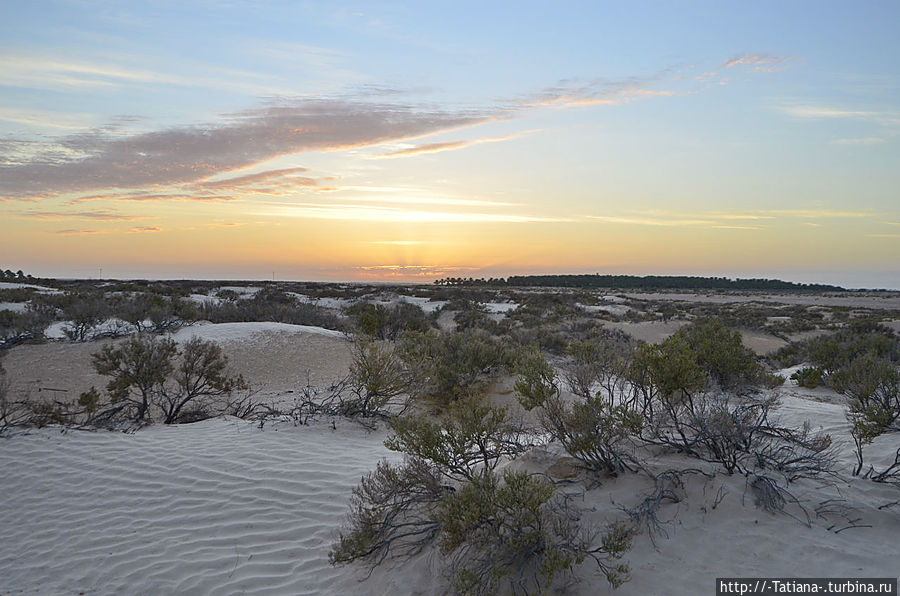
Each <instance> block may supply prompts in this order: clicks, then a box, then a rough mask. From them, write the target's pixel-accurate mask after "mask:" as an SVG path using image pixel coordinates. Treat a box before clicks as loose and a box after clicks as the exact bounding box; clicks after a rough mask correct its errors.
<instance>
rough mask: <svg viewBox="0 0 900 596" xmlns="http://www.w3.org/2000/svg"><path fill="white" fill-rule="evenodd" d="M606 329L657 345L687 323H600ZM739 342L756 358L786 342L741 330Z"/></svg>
mask: <svg viewBox="0 0 900 596" xmlns="http://www.w3.org/2000/svg"><path fill="white" fill-rule="evenodd" d="M602 323H603V326H604V327H606V328H607V329H618V330H620V331H624V332H625V333H627V334H628V335H630V336H631V337H633V338H635V339H639V340H641V341H645V342H647V343H659V342H661V341H663V340H665V339H666V338H667V337H669V336H671V335H673V334H674V333H675V332H676V331H678V330H679V329H681V328H682V327H684V326H685V325H687V321H641V322H638V323H630V322H625V321H602ZM740 333H741V340H742V341H743V342H744V345H745V346H747V347H748V348H750V349H751V350H753V352H754V353H755V354H756V355H757V356H764V355H766V354H769V353H771V352H774V351H776V350H779V349H781V348H782V347H784V346H786V345H787V342H786V341H784V340H783V339H781V338H780V337H776V336H774V335H772V334H770V333H766V332H764V331H749V330H746V329H742V330H741V331H740Z"/></svg>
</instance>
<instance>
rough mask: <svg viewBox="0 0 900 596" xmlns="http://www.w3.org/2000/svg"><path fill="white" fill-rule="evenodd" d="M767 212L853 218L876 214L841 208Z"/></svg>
mask: <svg viewBox="0 0 900 596" xmlns="http://www.w3.org/2000/svg"><path fill="white" fill-rule="evenodd" d="M767 213H772V214H774V215H783V216H789V217H803V218H808V219H847V218H850V219H853V218H861V217H872V216H874V215H875V213H873V212H871V211H843V210H839V209H772V210H770V211H767Z"/></svg>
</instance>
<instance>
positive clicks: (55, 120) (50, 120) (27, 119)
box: [0, 107, 97, 130]
mask: <svg viewBox="0 0 900 596" xmlns="http://www.w3.org/2000/svg"><path fill="white" fill-rule="evenodd" d="M0 120H3V121H4V122H13V123H15V124H24V125H26V126H29V127H33V128H39V129H40V128H49V129H57V130H85V129H87V128H89V127H90V126H91V124H93V122H95V121H96V120H97V118H96V117H94V116H91V115H90V114H82V113H78V112H53V111H49V110H36V109H22V108H12V107H0Z"/></svg>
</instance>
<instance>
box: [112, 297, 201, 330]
mask: <svg viewBox="0 0 900 596" xmlns="http://www.w3.org/2000/svg"><path fill="white" fill-rule="evenodd" d="M116 315H117V316H118V317H119V318H120V319H122V320H123V321H125V322H127V323H129V324H130V325H131V326H132V327H134V330H135V331H137V332H142V331H148V330H151V329H152V330H153V331H155V332H157V333H165V332H169V331H174V330H176V329H178V328H180V327H183V326H184V325H187V324H190V323H192V322H194V321H196V320H197V318H198V316H199V310H198V308H197V306H196V305H195V304H194V303H193V302H191V301H189V300H186V299H184V298H181V297H178V296H164V295H160V294H147V293H138V294H136V295H134V296H131V297H129V298H126V299H124V300H123V301H122V302H121V303H120V304H119V305H118V307H117V308H116Z"/></svg>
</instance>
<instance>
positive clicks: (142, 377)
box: [82, 335, 246, 424]
mask: <svg viewBox="0 0 900 596" xmlns="http://www.w3.org/2000/svg"><path fill="white" fill-rule="evenodd" d="M92 358H93V366H94V369H95V370H96V371H97V372H98V373H99V374H101V375H104V376H106V377H109V378H110V380H109V382H108V383H107V385H106V392H107V397H108V401H109V403H108V407H106V408H104V409H103V410H100V406H99V404H98V403H97V402H98V400H97V398H96V396H97V392H96V390H95V389H93V388H92V389H91V391H89V392H87V393H85V394H82V400H83V401H84V404H83V405H86V406H87V405H90V407H91V409H92V410H94V411H97V413H96V414H95V416H94V420H101V419H102V420H111V419H114V418H116V417H119V416H124V417H126V418H127V419H129V420H132V421H134V422H137V423H143V422H147V421H149V420H150V419H151V418H152V412H151V406H153V407H154V408H155V409H156V410H159V412H160V414H161V416H162V421H163V422H164V423H165V424H173V423H176V422H179V421H180V420H181V419H182V417H183V416H184V415H185V414H187V412H188V407H189V406H190V408H191V409H194V410H198V411H195V412H193V413H192V415H191V417H192V418H197V417H198V416H200V415H201V412H202V410H203V408H205V407H210V406H211V403H210V402H211V401H212V399H213V398H217V397H222V396H228V395H230V394H231V393H232V392H233V391H236V390H240V389H245V388H246V384H245V383H244V380H243V378H241V377H240V376H230V375H229V374H228V372H227V369H228V359H227V357H226V356H225V355H224V354H223V353H222V350H221V348H220V347H219V346H218V345H216V344H215V343H214V342H208V341H204V340H201V339H199V338H196V337H195V338H193V339H191V340H190V341H188V342H187V343H186V344H185V345H184V346H183V347H182V348H181V349H179V348H178V345H177V344H176V343H175V342H174V341H173V340H171V339H160V338H157V337H154V336H148V335H138V336H133V337H130V338H128V339H127V340H126V341H125V342H124V343H122V344H119V345H115V346H114V345H107V346H104V347H103V348H102V349H101V350H100V351H99V352H96V353H95V354H94V355H93V357H92Z"/></svg>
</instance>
